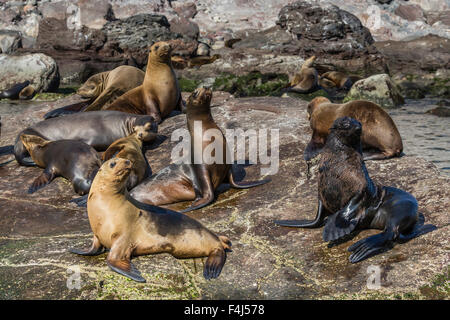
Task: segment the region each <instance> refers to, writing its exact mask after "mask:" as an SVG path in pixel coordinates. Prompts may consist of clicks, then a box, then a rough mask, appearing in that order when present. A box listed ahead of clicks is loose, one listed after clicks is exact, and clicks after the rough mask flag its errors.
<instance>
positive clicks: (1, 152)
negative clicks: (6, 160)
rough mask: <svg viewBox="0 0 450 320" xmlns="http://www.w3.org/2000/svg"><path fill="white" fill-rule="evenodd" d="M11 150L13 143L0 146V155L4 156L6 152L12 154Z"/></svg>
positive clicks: (12, 149) (12, 150)
mask: <svg viewBox="0 0 450 320" xmlns="http://www.w3.org/2000/svg"><path fill="white" fill-rule="evenodd" d="M13 152H14V146H13V145H9V146H4V147H0V156H5V155H7V154H13Z"/></svg>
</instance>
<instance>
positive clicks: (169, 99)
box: [103, 41, 182, 123]
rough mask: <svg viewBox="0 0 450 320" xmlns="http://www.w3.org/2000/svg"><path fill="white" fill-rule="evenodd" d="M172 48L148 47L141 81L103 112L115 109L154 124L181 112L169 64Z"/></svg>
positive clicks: (174, 78)
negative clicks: (148, 117) (143, 116)
mask: <svg viewBox="0 0 450 320" xmlns="http://www.w3.org/2000/svg"><path fill="white" fill-rule="evenodd" d="M171 52H172V47H171V45H170V44H169V43H168V42H163V41H160V42H156V43H155V44H153V45H152V46H151V48H150V53H149V55H148V63H147V69H146V72H145V77H144V82H143V84H142V85H141V86H139V87H137V88H134V89H132V90H130V91H128V92H127V93H125V94H124V95H122V96H121V97H119V98H118V99H117V100H116V101H114V102H113V103H112V104H110V105H109V106H107V107H105V108H103V110H116V111H122V112H127V113H135V114H148V115H151V116H153V118H155V120H156V121H157V123H160V122H161V121H162V119H164V118H166V117H167V116H168V115H169V114H170V113H171V112H172V111H173V110H175V109H178V110H180V111H182V99H181V90H180V87H179V85H178V81H177V77H176V74H175V71H174V70H173V67H172V62H171V59H170V58H171Z"/></svg>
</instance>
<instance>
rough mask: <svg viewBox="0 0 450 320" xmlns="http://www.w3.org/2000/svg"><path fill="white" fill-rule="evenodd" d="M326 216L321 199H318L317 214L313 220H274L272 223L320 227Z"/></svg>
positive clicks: (297, 226) (300, 226)
mask: <svg viewBox="0 0 450 320" xmlns="http://www.w3.org/2000/svg"><path fill="white" fill-rule="evenodd" d="M325 217H326V212H325V210H324V208H323V205H322V201H321V200H319V204H318V207H317V214H316V218H315V219H314V220H275V221H274V223H275V224H278V225H280V226H283V227H292V228H320V227H321V226H322V225H323V222H324V220H325Z"/></svg>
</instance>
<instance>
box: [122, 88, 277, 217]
mask: <svg viewBox="0 0 450 320" xmlns="http://www.w3.org/2000/svg"><path fill="white" fill-rule="evenodd" d="M211 98H212V90H211V89H206V88H198V89H196V90H195V91H194V92H193V93H192V94H191V95H190V96H189V98H188V102H187V107H186V119H187V127H188V130H189V133H190V136H191V162H190V164H172V165H170V166H168V167H166V168H164V169H162V170H161V171H160V172H158V173H157V174H155V175H153V176H151V177H149V178H147V179H145V180H144V181H143V182H142V183H141V184H139V185H138V186H137V187H135V188H134V189H132V190H131V192H130V195H131V196H132V197H133V198H135V199H136V200H138V201H140V202H144V203H148V204H152V205H165V204H172V203H176V202H181V201H194V202H193V203H192V205H191V206H190V207H189V208H187V209H185V210H183V211H181V212H188V211H191V210H195V209H200V208H202V207H205V206H207V205H208V204H210V203H212V202H213V201H214V199H215V190H216V189H217V187H218V186H219V185H220V184H221V183H223V182H227V180H228V182H229V183H230V186H231V187H233V188H240V189H243V188H251V187H255V186H259V185H262V184H264V183H267V182H269V181H270V180H262V181H255V182H245V183H238V182H236V181H235V178H234V174H233V170H232V169H233V168H232V165H231V164H228V163H227V162H226V154H227V152H229V151H228V150H227V149H228V148H227V143H226V139H225V136H224V135H223V133H222V131H221V130H220V128H219V127H218V126H217V125H216V123H215V122H214V119H213V118H212V115H211ZM195 122H197V123H199V124H200V126H201V132H200V130H194V123H195ZM208 129H213V130H217V131H215V132H217V133H218V134H219V135H218V136H215V139H220V140H221V141H220V142H221V146H222V147H223V150H222V157H223V158H221V159H216V160H217V161H215V162H213V163H211V164H207V162H206V161H204V162H202V163H198V164H197V163H195V162H196V161H194V160H195V159H197V158H198V159H203V156H202V155H203V150H204V149H205V148H206V147H207V146H208V145H209V144H210V143H211V141H210V140H208V138H205V135H204V134H203V133H205V131H206V130H208ZM198 135H200V136H198ZM196 140H198V143H199V145H200V146H201V147H200V148H199V149H195V148H194V144H195V142H194V141H196ZM215 142H217V141H215ZM195 152H199V154H200V156H195V155H194V153H195ZM203 160H204V159H203Z"/></svg>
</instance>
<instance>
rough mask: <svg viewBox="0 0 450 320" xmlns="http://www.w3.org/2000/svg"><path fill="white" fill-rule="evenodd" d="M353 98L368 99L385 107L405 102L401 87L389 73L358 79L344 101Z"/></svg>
mask: <svg viewBox="0 0 450 320" xmlns="http://www.w3.org/2000/svg"><path fill="white" fill-rule="evenodd" d="M351 100H368V101H372V102H374V103H376V104H379V105H380V106H381V107H383V108H395V107H398V106H400V105H402V104H404V103H405V100H404V98H403V97H402V95H401V93H400V89H399V88H398V87H397V85H396V84H395V83H394V82H393V81H392V79H391V78H390V77H389V75H387V74H377V75H374V76H371V77H368V78H366V79H362V80H359V81H356V82H355V83H354V84H353V86H352V88H351V89H350V91H349V93H348V94H347V96H346V97H345V99H344V102H347V101H351Z"/></svg>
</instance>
